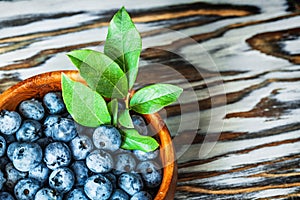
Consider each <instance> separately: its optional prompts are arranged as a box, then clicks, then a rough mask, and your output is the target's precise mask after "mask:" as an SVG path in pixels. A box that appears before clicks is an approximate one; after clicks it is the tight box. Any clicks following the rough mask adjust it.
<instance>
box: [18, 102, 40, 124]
mask: <svg viewBox="0 0 300 200" xmlns="http://www.w3.org/2000/svg"><path fill="white" fill-rule="evenodd" d="M19 112H20V113H21V114H22V115H23V116H24V117H25V118H27V119H34V120H41V119H42V118H43V117H44V115H45V109H44V107H43V105H42V103H41V102H40V101H38V100H36V99H30V100H25V101H22V102H21V103H20V105H19Z"/></svg>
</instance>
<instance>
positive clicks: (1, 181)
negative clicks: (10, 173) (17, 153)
mask: <svg viewBox="0 0 300 200" xmlns="http://www.w3.org/2000/svg"><path fill="white" fill-rule="evenodd" d="M5 181H6V179H5V178H4V174H3V172H2V171H1V170H0V190H2V187H3V185H4V183H5Z"/></svg>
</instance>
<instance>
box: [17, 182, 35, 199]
mask: <svg viewBox="0 0 300 200" xmlns="http://www.w3.org/2000/svg"><path fill="white" fill-rule="evenodd" d="M39 188H40V186H39V184H38V183H37V182H36V181H35V180H33V179H30V178H25V179H22V180H20V181H19V182H18V183H17V184H16V186H15V188H14V193H15V196H16V198H17V199H18V200H28V199H33V198H34V196H35V194H36V193H37V191H38V190H39Z"/></svg>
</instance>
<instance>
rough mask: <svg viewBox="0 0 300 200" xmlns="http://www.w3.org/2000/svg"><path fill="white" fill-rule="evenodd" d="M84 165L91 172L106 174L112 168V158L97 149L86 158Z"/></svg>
mask: <svg viewBox="0 0 300 200" xmlns="http://www.w3.org/2000/svg"><path fill="white" fill-rule="evenodd" d="M86 165H87V167H88V168H89V169H90V170H91V171H92V172H95V173H106V172H109V171H110V170H111V169H112V168H113V158H112V156H111V155H110V154H109V153H108V152H106V151H104V150H102V149H97V150H94V151H92V152H91V153H90V154H89V155H88V156H87V157H86Z"/></svg>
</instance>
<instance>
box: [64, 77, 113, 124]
mask: <svg viewBox="0 0 300 200" xmlns="http://www.w3.org/2000/svg"><path fill="white" fill-rule="evenodd" d="M62 96H63V100H64V102H65V104H66V107H67V110H68V112H69V113H70V114H71V116H72V117H73V119H74V120H75V121H76V122H77V123H79V124H81V125H83V126H88V127H97V126H99V125H101V124H109V123H110V121H111V118H110V115H109V113H108V110H107V107H106V102H105V100H104V99H103V98H102V97H101V95H99V94H98V93H97V92H95V91H92V90H91V89H90V88H89V87H87V86H85V85H83V84H82V83H80V82H75V81H72V80H71V79H70V78H69V77H67V76H66V75H65V74H62Z"/></svg>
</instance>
